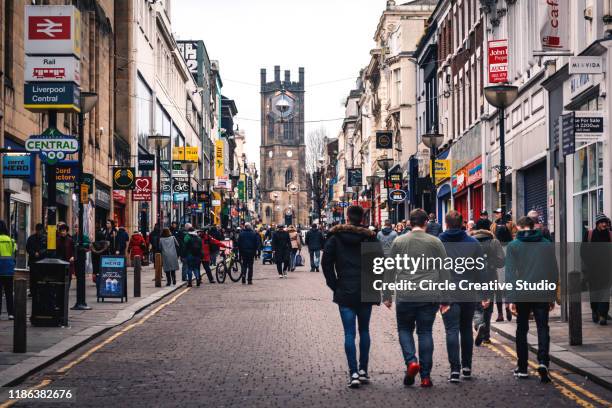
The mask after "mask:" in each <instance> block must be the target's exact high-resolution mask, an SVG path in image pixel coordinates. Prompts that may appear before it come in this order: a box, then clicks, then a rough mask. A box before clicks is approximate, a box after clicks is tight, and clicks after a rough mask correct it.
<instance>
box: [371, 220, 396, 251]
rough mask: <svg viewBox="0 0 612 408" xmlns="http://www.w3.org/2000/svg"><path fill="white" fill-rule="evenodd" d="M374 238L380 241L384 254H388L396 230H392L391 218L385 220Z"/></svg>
mask: <svg viewBox="0 0 612 408" xmlns="http://www.w3.org/2000/svg"><path fill="white" fill-rule="evenodd" d="M376 238H378V241H380V243H381V245H382V248H383V251H384V253H385V256H389V253H390V252H391V245H393V241H394V240H395V238H397V232H395V231H394V230H393V226H392V225H391V220H385V226H384V227H383V229H381V230H380V232H379V233H378V235H377V236H376Z"/></svg>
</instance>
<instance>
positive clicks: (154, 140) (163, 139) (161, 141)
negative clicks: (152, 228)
mask: <svg viewBox="0 0 612 408" xmlns="http://www.w3.org/2000/svg"><path fill="white" fill-rule="evenodd" d="M148 141H149V144H151V145H152V146H153V147H154V148H155V154H156V156H157V167H156V176H157V225H158V227H159V228H160V230H161V228H162V227H163V225H162V210H161V149H165V148H166V147H167V146H168V144H170V136H164V135H160V134H159V133H156V134H154V135H150V136H149V137H148Z"/></svg>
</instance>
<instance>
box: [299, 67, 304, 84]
mask: <svg viewBox="0 0 612 408" xmlns="http://www.w3.org/2000/svg"><path fill="white" fill-rule="evenodd" d="M300 85H302V89H304V67H300Z"/></svg>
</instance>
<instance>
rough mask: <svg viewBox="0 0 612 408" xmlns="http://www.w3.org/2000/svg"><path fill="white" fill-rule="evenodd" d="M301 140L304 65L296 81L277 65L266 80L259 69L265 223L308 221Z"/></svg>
mask: <svg viewBox="0 0 612 408" xmlns="http://www.w3.org/2000/svg"><path fill="white" fill-rule="evenodd" d="M305 163H306V145H305V143H304V68H300V69H299V79H298V81H297V82H292V81H291V72H290V71H285V72H284V77H283V78H282V79H281V69H280V66H275V67H274V80H273V81H271V82H268V79H267V77H266V70H265V68H264V69H262V70H261V147H260V171H261V176H260V184H261V185H260V190H261V202H262V205H261V212H262V214H261V215H262V220H263V222H264V223H266V224H285V225H290V224H293V225H298V224H301V225H303V226H306V225H308V220H309V214H310V208H309V203H310V201H309V199H308V197H309V193H308V181H307V180H308V179H307V175H306V165H305Z"/></svg>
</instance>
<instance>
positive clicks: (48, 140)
mask: <svg viewBox="0 0 612 408" xmlns="http://www.w3.org/2000/svg"><path fill="white" fill-rule="evenodd" d="M25 149H26V151H28V152H30V153H38V155H39V156H40V159H41V160H42V161H43V162H45V163H46V164H49V165H54V164H56V163H57V162H58V161H60V160H63V159H64V158H66V155H68V154H72V153H76V152H77V151H78V150H79V141H78V140H77V139H76V138H74V137H72V136H68V135H64V134H62V133H61V132H60V131H58V130H57V129H54V128H49V129H47V130H45V132H44V133H43V134H42V135H33V136H30V138H29V139H28V140H26V143H25Z"/></svg>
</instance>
